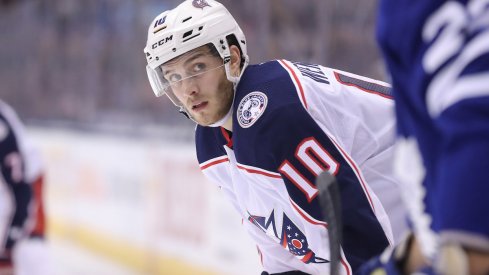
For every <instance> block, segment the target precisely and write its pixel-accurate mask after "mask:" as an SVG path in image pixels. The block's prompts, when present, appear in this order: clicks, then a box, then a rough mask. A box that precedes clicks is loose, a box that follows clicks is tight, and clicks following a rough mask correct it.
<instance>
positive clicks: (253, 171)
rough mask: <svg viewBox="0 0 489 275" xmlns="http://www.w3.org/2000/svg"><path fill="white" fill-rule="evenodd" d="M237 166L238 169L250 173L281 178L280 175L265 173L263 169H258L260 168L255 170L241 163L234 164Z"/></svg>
mask: <svg viewBox="0 0 489 275" xmlns="http://www.w3.org/2000/svg"><path fill="white" fill-rule="evenodd" d="M236 166H237V167H238V169H241V170H245V171H246V172H248V173H252V174H260V175H263V176H267V177H270V178H275V179H281V178H282V176H280V175H275V174H272V173H267V172H265V171H260V170H255V169H251V168H246V167H244V166H242V165H239V164H238V165H236Z"/></svg>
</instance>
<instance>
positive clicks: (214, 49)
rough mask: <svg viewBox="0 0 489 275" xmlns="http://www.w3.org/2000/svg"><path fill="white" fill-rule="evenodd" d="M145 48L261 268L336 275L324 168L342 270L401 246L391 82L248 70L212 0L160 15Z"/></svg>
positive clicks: (308, 68)
mask: <svg viewBox="0 0 489 275" xmlns="http://www.w3.org/2000/svg"><path fill="white" fill-rule="evenodd" d="M144 52H145V54H146V58H147V62H148V65H147V73H148V77H149V80H150V83H151V86H152V88H153V90H154V92H155V94H156V96H162V95H163V94H166V95H167V96H168V97H169V98H170V99H171V101H172V102H173V103H174V104H175V105H176V106H177V107H179V109H180V112H182V113H184V114H185V115H187V116H188V117H189V118H191V119H193V120H194V121H195V122H197V124H198V126H197V128H196V133H195V140H196V149H197V158H198V161H199V163H200V168H201V170H202V171H203V173H204V174H205V175H206V176H207V177H208V178H210V179H211V180H212V181H214V182H216V183H217V184H218V185H219V186H220V187H221V189H222V192H223V193H225V194H226V195H227V197H228V198H229V200H230V201H231V203H232V204H233V206H234V207H235V209H236V210H237V211H238V213H239V214H240V215H241V216H242V217H243V219H244V221H245V222H244V227H245V228H246V230H247V231H248V233H249V235H250V236H251V237H252V238H253V239H254V241H255V242H256V245H257V247H258V249H259V251H260V254H261V261H262V265H263V268H264V269H265V271H266V272H268V273H274V274H276V273H285V272H287V274H305V273H309V274H319V273H323V274H329V269H330V266H329V262H330V261H329V259H330V251H329V249H328V247H329V240H328V232H327V227H328V226H327V224H326V223H325V222H324V221H323V214H322V211H321V209H320V206H319V203H318V199H317V195H318V190H317V188H316V187H315V178H316V177H317V176H318V174H319V173H320V172H322V171H324V170H326V171H329V172H330V173H331V174H333V175H335V176H336V178H337V179H338V181H339V182H340V190H341V199H342V217H343V225H342V228H343V231H342V233H343V242H342V258H341V270H340V272H341V274H352V272H353V271H355V270H356V268H357V267H358V266H359V265H360V264H362V263H363V262H365V261H366V260H367V259H369V258H370V257H372V256H374V255H375V254H376V253H379V252H381V251H382V250H383V249H384V248H386V247H387V246H389V245H392V244H394V242H395V237H397V236H398V235H399V234H400V232H402V230H403V225H404V223H403V214H404V213H403V211H404V210H403V207H402V204H400V203H399V200H400V197H399V192H398V190H397V186H396V184H395V182H394V180H393V177H392V172H391V170H392V167H391V165H392V153H393V151H392V150H393V147H392V146H393V143H394V128H395V127H394V124H395V123H394V115H393V113H392V110H393V102H392V100H391V95H390V91H389V88H388V87H387V86H386V85H385V83H382V82H379V81H375V80H372V79H368V78H365V77H361V76H358V75H354V74H351V73H347V72H343V71H339V70H334V69H330V68H326V67H323V66H320V65H315V64H305V63H300V62H290V61H287V60H276V61H270V62H266V63H262V64H259V65H248V60H249V59H248V55H247V49H246V39H245V36H244V34H243V32H242V31H241V29H240V27H239V26H238V24H237V23H236V21H235V20H234V18H233V17H232V15H231V14H230V13H229V12H228V11H227V10H226V8H225V7H224V6H222V5H221V4H220V3H218V2H216V1H213V0H207V1H205V0H200V1H197V0H194V1H192V0H188V1H184V2H183V3H181V4H180V5H179V6H178V7H176V8H175V9H173V10H169V11H166V12H163V13H162V14H160V15H158V16H157V17H156V18H155V19H154V20H153V22H152V23H151V25H150V27H149V30H148V41H147V45H146V47H145V49H144ZM379 199H380V200H379ZM384 206H385V208H384ZM386 210H387V213H386ZM389 218H390V219H389ZM392 227H394V232H393V230H392ZM393 233H394V234H393ZM289 272H290V273H289Z"/></svg>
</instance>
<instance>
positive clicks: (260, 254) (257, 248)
mask: <svg viewBox="0 0 489 275" xmlns="http://www.w3.org/2000/svg"><path fill="white" fill-rule="evenodd" d="M256 250H258V255H259V256H260V263H261V266H263V254H262V253H261V250H260V247H258V245H257V246H256Z"/></svg>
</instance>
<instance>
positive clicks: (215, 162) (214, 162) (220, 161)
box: [200, 158, 229, 170]
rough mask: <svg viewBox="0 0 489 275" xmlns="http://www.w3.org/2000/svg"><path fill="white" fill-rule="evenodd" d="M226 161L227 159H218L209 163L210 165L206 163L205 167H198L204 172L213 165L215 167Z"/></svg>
mask: <svg viewBox="0 0 489 275" xmlns="http://www.w3.org/2000/svg"><path fill="white" fill-rule="evenodd" d="M226 161H229V159H228V158H223V159H218V160H215V161H213V162H210V163H207V164H206V165H204V166H202V167H200V170H205V169H207V168H209V167H211V166H213V165H216V164H219V163H223V162H226Z"/></svg>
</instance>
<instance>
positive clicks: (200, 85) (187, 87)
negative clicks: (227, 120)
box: [161, 46, 234, 126]
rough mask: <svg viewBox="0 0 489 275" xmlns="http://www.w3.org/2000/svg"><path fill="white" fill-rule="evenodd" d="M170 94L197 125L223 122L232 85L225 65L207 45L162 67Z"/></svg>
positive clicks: (229, 100) (230, 102) (230, 100)
mask: <svg viewBox="0 0 489 275" xmlns="http://www.w3.org/2000/svg"><path fill="white" fill-rule="evenodd" d="M161 69H162V73H163V77H164V78H165V80H166V81H168V82H169V83H170V87H171V92H172V93H173V94H174V96H175V97H176V98H177V99H178V100H179V101H180V102H181V104H182V105H183V106H184V107H185V108H186V109H187V111H188V112H189V113H190V115H191V116H192V118H193V119H194V120H195V121H196V122H197V123H198V124H200V125H204V126H208V125H210V124H212V123H215V122H217V121H219V120H220V119H222V118H223V117H224V116H225V115H226V113H227V112H228V111H229V109H230V108H231V104H232V101H233V96H234V92H233V85H232V83H231V82H230V81H229V80H228V79H227V78H226V73H225V70H224V63H223V60H222V59H221V58H220V57H217V56H215V55H213V54H212V53H211V51H210V49H209V47H208V46H203V47H200V48H197V49H195V50H193V51H191V52H188V53H186V54H184V55H182V56H180V57H178V58H176V59H175V60H172V61H169V62H167V63H165V64H164V65H162V66H161Z"/></svg>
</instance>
